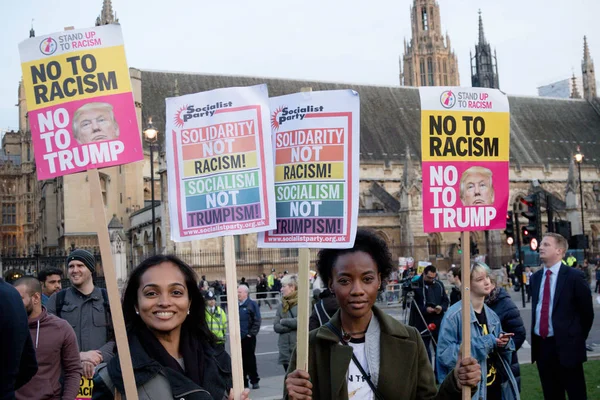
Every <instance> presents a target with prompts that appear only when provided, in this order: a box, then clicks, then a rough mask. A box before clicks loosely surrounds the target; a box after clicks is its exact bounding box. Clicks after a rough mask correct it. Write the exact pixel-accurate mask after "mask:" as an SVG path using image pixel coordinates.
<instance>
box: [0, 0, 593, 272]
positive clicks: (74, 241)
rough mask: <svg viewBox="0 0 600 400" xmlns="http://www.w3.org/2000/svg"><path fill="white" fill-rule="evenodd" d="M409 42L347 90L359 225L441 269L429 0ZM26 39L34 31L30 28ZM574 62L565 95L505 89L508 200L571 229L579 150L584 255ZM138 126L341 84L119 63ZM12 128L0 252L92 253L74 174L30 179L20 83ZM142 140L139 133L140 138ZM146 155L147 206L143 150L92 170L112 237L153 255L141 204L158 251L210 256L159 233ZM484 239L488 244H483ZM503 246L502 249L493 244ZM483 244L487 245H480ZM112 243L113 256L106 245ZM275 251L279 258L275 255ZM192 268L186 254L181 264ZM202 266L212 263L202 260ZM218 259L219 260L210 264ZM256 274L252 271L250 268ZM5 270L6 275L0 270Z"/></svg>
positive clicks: (414, 14) (486, 62) (479, 72)
mask: <svg viewBox="0 0 600 400" xmlns="http://www.w3.org/2000/svg"><path fill="white" fill-rule="evenodd" d="M412 1H413V5H412V7H411V24H412V37H411V38H410V41H409V42H406V41H405V43H404V54H403V56H402V57H401V58H400V76H399V78H400V87H375V86H364V85H354V86H352V89H354V90H356V91H358V92H359V94H360V96H361V118H360V120H361V150H360V152H361V153H360V162H361V164H360V201H359V203H360V212H359V226H365V227H371V228H373V229H375V230H376V231H377V232H378V233H379V234H380V235H381V236H382V237H384V238H385V239H386V240H387V242H388V244H390V246H391V247H392V248H393V249H395V251H394V255H395V256H413V257H414V258H415V259H416V260H429V261H434V262H437V263H438V264H444V263H445V264H448V263H449V262H450V261H449V260H452V259H454V257H455V256H456V251H457V244H458V237H459V234H458V233H444V234H426V233H424V232H423V227H422V222H421V221H422V205H421V204H422V202H421V172H420V168H421V166H420V143H421V142H420V100H419V93H418V89H417V87H418V86H442V85H444V86H445V85H449V86H459V85H460V80H459V75H458V59H457V55H456V54H455V53H454V52H453V50H452V48H451V45H450V37H449V36H448V35H442V29H441V15H440V8H439V5H438V3H437V1H436V0H412ZM111 23H118V20H117V19H116V18H115V14H114V12H113V10H112V4H111V1H110V0H104V1H103V4H102V11H101V13H100V16H99V17H98V19H97V20H96V24H97V25H103V24H111ZM30 36H35V32H33V29H32V31H31V32H30ZM583 54H584V55H583V61H582V76H583V94H582V95H580V94H579V92H578V90H577V88H576V86H574V91H573V93H572V96H571V97H572V98H571V99H553V98H541V97H525V96H509V102H510V108H511V153H510V161H511V164H510V199H509V208H510V209H512V207H513V204H518V203H519V198H520V197H523V196H525V195H526V194H528V193H530V192H531V190H533V188H534V186H535V187H541V188H543V190H545V191H546V192H547V193H551V194H553V195H554V196H555V197H556V198H558V199H560V200H561V201H563V202H564V203H565V204H566V206H565V208H564V210H563V211H560V212H558V213H557V214H556V217H557V218H560V219H563V220H569V221H571V226H572V232H573V234H577V233H581V218H580V215H581V214H580V204H581V203H580V201H581V199H580V196H579V180H578V178H577V173H576V172H577V166H576V165H574V162H573V157H572V155H573V153H574V152H575V151H576V149H577V147H578V146H581V149H582V151H583V152H584V153H585V155H586V158H585V162H584V163H583V164H582V165H581V181H582V185H583V203H584V206H583V208H584V216H585V218H584V221H585V226H584V232H585V234H587V235H588V236H589V238H590V248H591V250H592V251H595V252H597V251H599V249H600V100H599V99H598V98H597V92H596V79H595V74H594V67H593V61H592V58H591V56H590V54H589V50H588V46H587V42H585V44H584V53H583ZM471 70H472V76H471V83H472V86H474V87H490V88H500V83H499V74H498V67H497V58H496V54H495V52H494V53H492V51H491V45H490V43H489V42H488V41H487V39H486V37H485V34H484V29H483V23H482V18H481V14H480V16H479V40H478V44H477V45H476V47H475V53H474V55H472V56H471ZM130 75H131V83H132V87H133V92H134V99H135V105H136V110H137V117H138V124H139V132H140V135H142V130H143V128H144V125H145V122H144V121H147V120H148V117H150V116H153V123H154V125H155V126H156V127H157V128H158V129H159V132H164V127H165V120H164V115H165V101H164V99H165V98H166V97H172V96H177V95H184V94H188V93H196V92H200V91H206V90H211V89H215V88H221V87H230V86H247V85H253V84H259V83H266V84H267V85H268V87H269V93H270V94H271V95H272V96H279V95H283V94H288V93H294V92H298V91H300V89H301V88H303V87H308V86H310V87H312V89H313V90H331V89H341V88H347V86H348V85H340V84H334V83H327V82H308V81H295V80H284V79H263V78H258V77H256V78H254V77H235V76H219V75H208V74H207V75H203V74H198V73H189V74H188V73H181V72H157V71H151V70H145V69H137V68H130ZM17 105H18V109H19V130H18V131H14V132H7V133H5V134H4V137H3V138H2V148H1V149H0V207H1V215H2V224H1V225H0V254H1V255H2V258H5V257H25V256H31V255H32V254H39V255H46V256H49V255H53V254H63V253H65V252H66V251H68V250H69V249H70V248H72V247H83V248H90V249H94V248H97V238H96V234H95V232H92V231H90V226H93V221H92V219H93V215H92V213H91V212H90V210H91V206H90V204H91V202H90V198H89V190H87V185H88V183H87V175H86V174H85V173H80V174H74V175H68V176H64V177H60V178H56V179H52V180H47V181H39V182H38V180H37V177H36V168H35V162H34V158H33V148H32V142H31V132H30V130H29V124H28V119H27V106H26V102H25V97H24V90H23V85H22V83H21V84H20V85H19V92H18V103H17ZM142 140H143V137H142ZM158 146H159V148H158V151H157V152H154V154H155V155H158V156H157V157H155V159H154V160H152V162H154V163H155V167H156V168H154V170H155V171H156V172H157V174H156V179H155V180H154V185H155V188H156V193H157V196H156V197H157V199H156V200H157V201H155V202H154V203H153V202H152V201H151V200H152V199H151V196H150V192H151V190H150V187H151V184H152V183H151V182H152V180H151V178H150V162H151V160H150V152H149V149H148V147H147V145H145V147H146V148H145V154H146V158H145V161H143V162H138V163H133V164H128V165H123V166H119V167H111V168H106V169H103V170H101V171H100V175H101V185H102V192H103V200H104V203H105V206H106V214H107V215H108V216H110V218H109V219H110V222H108V221H107V223H109V231H110V232H111V241H113V242H114V241H117V242H118V246H117V247H118V249H119V251H120V252H123V253H124V254H125V255H126V258H127V260H128V267H131V265H133V264H134V263H135V262H136V261H137V260H139V258H140V257H143V256H144V255H145V254H149V253H150V252H151V251H152V225H153V224H152V220H151V209H152V207H154V208H155V218H156V220H155V226H156V231H155V235H156V243H157V250H158V251H163V252H177V253H181V252H189V253H190V254H192V253H202V252H204V253H218V252H220V251H221V249H222V240H221V239H219V238H217V239H209V240H204V241H201V242H200V241H197V242H188V243H174V242H173V241H171V240H170V238H169V220H168V218H169V217H168V215H169V213H168V196H167V182H166V179H167V177H166V175H167V174H166V172H165V171H166V165H165V157H164V153H163V152H162V149H164V139H163V140H162V144H161V142H160V141H159V145H158ZM472 239H473V240H474V241H475V242H476V243H478V247H479V249H480V251H482V250H483V251H482V252H483V253H487V254H491V253H496V255H498V254H500V253H501V254H503V255H507V254H510V252H511V249H510V248H509V247H508V246H507V245H506V244H504V240H503V235H502V232H501V231H489V232H473V233H472ZM492 244H493V245H492ZM500 244H502V245H500ZM486 245H487V248H486ZM236 247H237V250H238V251H239V254H240V255H239V256H238V258H240V257H243V255H242V254H243V252H245V251H251V250H255V249H256V235H245V236H242V237H238V238H236ZM114 248H115V247H113V251H114ZM282 254H283V253H282ZM190 262H191V263H192V264H193V263H194V261H190ZM213 262H215V261H214V260H213ZM216 262H217V263H220V261H219V260H217V261H216ZM256 271H258V272H262V270H261V269H260V268H259V269H257V270H256ZM4 272H5V273H6V271H4Z"/></svg>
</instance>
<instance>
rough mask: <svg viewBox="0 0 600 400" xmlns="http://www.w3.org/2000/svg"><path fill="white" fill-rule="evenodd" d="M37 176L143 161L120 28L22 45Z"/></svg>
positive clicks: (33, 40)
mask: <svg viewBox="0 0 600 400" xmlns="http://www.w3.org/2000/svg"><path fill="white" fill-rule="evenodd" d="M19 52H20V54H21V68H22V70H23V84H24V87H25V98H26V101H27V110H28V113H29V114H28V115H29V124H30V128H31V137H32V141H33V147H34V155H35V162H36V167H37V171H36V172H37V176H38V179H40V180H43V179H50V178H55V177H57V176H62V175H66V174H71V173H75V172H80V171H85V170H88V169H92V168H102V167H109V166H114V165H120V164H125V163H130V162H134V161H140V160H142V159H143V158H144V155H143V152H142V145H141V137H140V132H139V129H138V124H137V119H136V112H135V106H134V102H133V94H132V92H131V82H130V79H129V69H128V68H127V62H126V60H125V49H124V46H123V37H122V34H121V27H120V26H119V25H114V24H111V25H104V26H98V27H94V28H89V29H80V30H71V31H66V32H58V33H53V34H51V35H45V36H40V37H34V38H31V39H28V40H26V41H24V42H22V43H20V44H19Z"/></svg>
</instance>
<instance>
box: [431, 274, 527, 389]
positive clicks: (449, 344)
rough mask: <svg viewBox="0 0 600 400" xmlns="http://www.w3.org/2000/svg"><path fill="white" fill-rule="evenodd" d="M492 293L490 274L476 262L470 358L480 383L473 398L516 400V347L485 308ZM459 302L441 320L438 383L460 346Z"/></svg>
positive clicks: (494, 314) (472, 296)
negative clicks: (475, 364) (513, 363)
mask: <svg viewBox="0 0 600 400" xmlns="http://www.w3.org/2000/svg"><path fill="white" fill-rule="evenodd" d="M491 291H492V285H491V283H490V271H489V268H488V266H487V265H486V264H484V263H481V262H477V263H475V264H474V265H473V266H472V267H471V304H470V308H471V356H472V357H473V358H475V359H476V360H477V362H478V363H479V365H480V366H481V381H480V382H479V385H478V387H477V389H476V390H475V392H474V393H473V398H475V399H480V400H488V399H489V400H518V399H520V395H519V388H518V386H517V382H516V380H515V377H514V375H513V373H512V370H511V368H510V363H511V361H512V352H513V351H515V344H514V341H513V339H512V336H513V334H512V333H505V332H503V331H502V326H501V324H500V318H498V315H496V313H495V312H494V311H492V309H491V308H489V307H488V306H486V305H485V304H484V300H485V298H486V296H488V295H489V294H490V292H491ZM462 302H463V301H462V300H461V301H459V302H458V303H456V304H454V305H453V306H452V307H450V308H449V309H448V311H447V312H446V314H445V315H444V319H443V320H442V326H441V329H440V335H439V341H438V347H437V357H436V364H437V379H438V381H440V382H441V381H443V380H444V378H445V377H446V375H448V374H449V373H450V371H451V370H452V368H454V365H455V364H456V360H457V358H458V357H459V354H460V348H461V345H462Z"/></svg>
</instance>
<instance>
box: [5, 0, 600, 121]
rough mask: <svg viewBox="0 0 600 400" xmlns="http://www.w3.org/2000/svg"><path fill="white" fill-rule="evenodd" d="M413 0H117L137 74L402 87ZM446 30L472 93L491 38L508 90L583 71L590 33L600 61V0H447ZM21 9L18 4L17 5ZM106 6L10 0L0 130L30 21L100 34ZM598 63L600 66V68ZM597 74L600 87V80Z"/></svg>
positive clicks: (525, 91)
mask: <svg viewBox="0 0 600 400" xmlns="http://www.w3.org/2000/svg"><path fill="white" fill-rule="evenodd" d="M413 2H414V0H370V1H364V0H318V1H317V0H303V1H281V0H252V1H248V0H220V1H214V0H213V1H207V0H187V1H186V0H168V1H165V0H113V2H112V4H113V8H114V10H115V11H116V12H117V16H118V18H119V20H120V23H121V25H122V27H123V34H124V37H125V50H126V52H127V59H128V63H129V65H130V66H131V67H136V68H141V69H158V70H169V71H189V72H200V73H213V74H233V75H252V76H265V77H283V78H293V79H310V80H322V81H335V82H347V83H349V85H348V86H349V87H351V86H352V85H351V84H352V83H360V84H374V85H387V86H397V85H398V84H399V79H398V72H399V70H398V57H399V56H400V55H401V54H402V51H403V41H404V39H405V38H406V39H407V40H410V34H411V26H410V14H409V8H410V5H411V4H413ZM438 2H439V4H440V8H441V18H442V27H443V28H442V29H443V30H444V31H445V32H448V34H449V35H450V39H451V44H452V47H453V48H454V51H455V52H456V54H457V56H458V61H459V70H460V78H461V85H463V86H470V85H471V79H470V63H469V51H470V50H473V49H474V45H475V42H476V41H477V37H478V14H477V12H478V9H481V10H482V12H483V21H484V26H485V34H486V37H487V39H488V41H489V42H490V43H491V44H492V46H493V47H495V48H496V49H497V52H498V64H499V71H500V87H501V89H502V90H504V91H506V92H508V93H509V94H522V95H536V94H537V91H536V88H537V87H538V86H541V85H544V84H548V83H552V82H554V81H557V80H560V79H565V78H568V77H570V76H571V74H572V72H573V70H575V73H576V74H578V75H580V74H581V59H582V57H583V36H584V35H587V36H588V43H589V46H590V51H591V54H592V57H594V56H595V57H596V58H597V59H598V61H597V62H598V63H600V28H599V27H598V21H599V20H600V19H599V17H600V1H599V0H502V1H498V0H438ZM9 4H10V5H9ZM101 8H102V0H19V1H14V2H9V0H1V5H0V15H2V17H3V18H2V24H0V37H2V40H1V42H0V130H4V129H7V128H17V127H18V114H17V108H16V107H15V104H16V102H17V87H18V82H19V79H20V77H21V69H20V64H19V53H18V48H17V45H18V43H19V42H20V41H22V40H24V39H26V38H27V37H28V33H29V29H30V24H31V19H34V28H35V31H36V34H37V35H38V36H41V35H44V34H47V33H52V32H57V31H61V30H62V29H63V28H64V27H66V26H75V28H86V27H89V26H93V25H94V22H95V20H96V17H97V16H98V15H99V14H100V10H101ZM597 67H600V66H598V65H597ZM598 75H599V76H597V78H598V79H600V73H599V74H598Z"/></svg>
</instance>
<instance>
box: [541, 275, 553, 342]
mask: <svg viewBox="0 0 600 400" xmlns="http://www.w3.org/2000/svg"><path fill="white" fill-rule="evenodd" d="M550 275H552V271H550V270H549V269H547V270H546V281H545V282H544V293H543V295H542V311H541V312H540V336H541V337H543V338H544V339H546V337H547V336H548V321H549V317H550Z"/></svg>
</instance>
